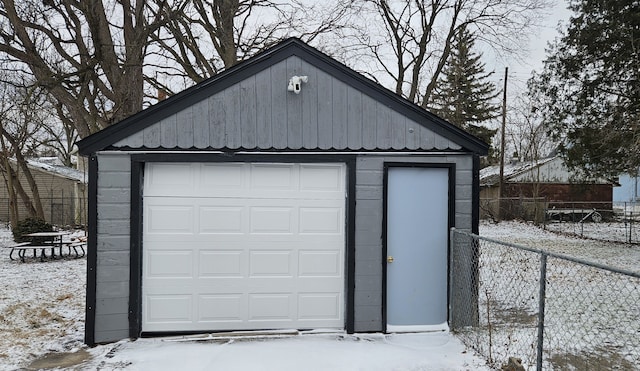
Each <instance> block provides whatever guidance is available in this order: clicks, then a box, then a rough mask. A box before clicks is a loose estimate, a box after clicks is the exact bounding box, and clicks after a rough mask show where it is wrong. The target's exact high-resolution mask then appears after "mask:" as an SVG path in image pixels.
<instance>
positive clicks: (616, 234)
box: [544, 202, 640, 244]
mask: <svg viewBox="0 0 640 371" xmlns="http://www.w3.org/2000/svg"><path fill="white" fill-rule="evenodd" d="M559 206H560V207H562V208H560V209H558V208H551V209H547V211H546V214H547V218H546V219H545V224H544V227H545V229H547V230H550V231H553V232H558V233H563V234H568V235H573V236H578V237H582V238H589V239H594V240H599V241H611V242H622V243H630V244H640V204H638V203H635V202H620V203H613V205H612V204H611V203H609V204H608V205H602V206H611V207H610V208H606V207H593V208H592V209H581V208H579V207H576V205H575V204H573V203H566V204H564V205H559Z"/></svg>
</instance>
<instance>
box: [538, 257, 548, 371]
mask: <svg viewBox="0 0 640 371" xmlns="http://www.w3.org/2000/svg"><path fill="white" fill-rule="evenodd" d="M546 293H547V254H545V253H542V254H541V256H540V293H539V295H540V297H539V300H538V346H537V353H538V354H537V358H536V370H538V371H541V370H542V351H543V344H544V304H545V296H546Z"/></svg>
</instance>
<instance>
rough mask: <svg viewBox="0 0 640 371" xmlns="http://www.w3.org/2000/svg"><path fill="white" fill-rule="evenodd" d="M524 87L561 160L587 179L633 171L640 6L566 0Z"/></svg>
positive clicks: (637, 144) (626, 0)
mask: <svg viewBox="0 0 640 371" xmlns="http://www.w3.org/2000/svg"><path fill="white" fill-rule="evenodd" d="M569 8H570V9H571V10H572V11H573V12H574V14H573V16H572V17H571V18H570V20H569V25H568V28H567V30H566V31H565V32H564V33H563V36H562V37H560V38H558V39H556V40H555V41H554V42H553V43H552V44H551V45H550V47H549V49H548V51H547V59H546V60H545V67H544V69H543V71H542V72H541V73H540V74H539V75H537V76H535V77H534V78H533V79H532V80H531V81H530V83H529V89H530V94H532V95H536V96H540V97H541V99H540V100H541V101H542V102H543V104H541V105H540V106H539V107H538V108H539V109H540V110H541V112H542V113H543V115H544V116H543V117H544V119H545V127H546V128H547V131H548V133H549V134H551V138H552V139H554V140H555V141H557V142H559V143H560V145H559V148H558V149H559V151H560V154H562V155H563V157H564V159H565V163H566V164H567V165H569V166H570V167H572V168H574V169H575V170H580V171H582V172H584V173H585V174H587V175H590V176H593V177H598V176H602V177H614V176H617V175H618V174H620V173H623V172H634V171H637V169H638V167H640V156H639V155H638V154H639V153H640V125H639V123H640V67H639V66H640V2H638V1H637V0H572V1H570V6H569Z"/></svg>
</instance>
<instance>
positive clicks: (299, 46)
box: [77, 38, 488, 155]
mask: <svg viewBox="0 0 640 371" xmlns="http://www.w3.org/2000/svg"><path fill="white" fill-rule="evenodd" d="M291 56H297V57H299V58H301V59H302V60H304V61H305V62H307V63H309V64H310V65H312V66H315V67H316V68H318V69H321V70H323V71H325V72H326V73H328V74H329V75H331V76H332V77H334V78H337V79H339V80H341V81H343V82H344V83H346V84H347V85H349V86H351V87H353V88H355V89H358V90H360V91H362V92H363V93H365V94H367V95H368V96H370V97H372V98H373V99H375V100H377V101H378V102H380V103H382V104H384V105H386V106H388V107H390V108H391V109H393V110H395V111H397V112H399V113H400V114H402V115H404V116H406V117H408V118H410V119H412V120H414V121H415V122H417V123H418V124H420V125H421V126H423V127H425V128H426V129H428V130H430V131H432V132H434V133H436V134H438V135H440V136H442V137H444V138H446V139H448V140H450V141H452V142H454V143H456V144H458V145H459V146H461V147H462V148H463V149H464V150H466V151H470V152H474V153H477V154H479V155H486V154H487V152H488V145H487V144H486V143H484V142H483V141H482V140H480V139H478V138H476V137H474V136H473V135H471V134H469V133H467V132H465V131H464V130H462V129H459V128H458V127H456V126H455V125H453V124H451V123H449V122H447V121H445V120H443V119H442V118H440V117H438V116H436V115H434V114H432V113H430V112H428V111H426V110H424V109H422V108H421V107H419V106H417V105H416V104H414V103H412V102H410V101H408V100H406V99H404V98H403V97H401V96H399V95H397V94H395V93H393V92H391V91H390V90H388V89H386V88H384V87H382V86H381V85H379V84H377V83H375V82H374V81H372V80H370V79H368V78H366V77H364V76H362V75H361V74H359V73H357V72H355V71H354V70H352V69H350V68H349V67H347V66H345V65H344V64H342V63H340V62H338V61H336V60H335V59H333V58H331V57H329V56H328V55H326V54H324V53H322V52H320V51H318V50H317V49H315V48H312V47H310V46H309V45H307V44H305V43H304V42H302V41H301V40H299V39H296V38H290V39H287V40H284V41H282V42H280V43H279V44H277V45H275V46H274V47H272V48H270V49H268V50H265V51H264V52H262V53H259V54H258V55H256V56H254V57H252V58H249V59H247V60H245V61H243V62H241V63H239V64H237V65H235V66H233V67H231V68H229V69H228V70H226V71H224V72H222V73H220V74H218V75H215V76H213V77H211V78H209V79H207V80H204V81H203V82H201V83H199V84H197V85H194V86H193V87H191V88H188V89H186V90H184V91H182V92H180V93H178V94H176V95H174V96H172V97H170V98H168V99H166V100H164V101H162V102H159V103H157V104H155V105H153V106H151V107H149V108H147V109H145V110H143V111H140V112H138V113H137V114H134V115H132V116H130V117H128V118H126V119H124V120H122V121H120V122H118V123H116V124H114V125H111V126H109V127H107V128H105V129H103V130H101V131H99V132H97V133H95V134H93V135H90V136H88V137H86V138H84V139H82V140H81V141H79V142H77V145H78V148H79V152H80V153H81V154H82V155H89V154H91V153H95V152H97V151H101V150H105V149H109V148H110V147H112V146H113V145H114V144H115V143H117V142H118V141H120V140H122V139H125V138H127V137H129V136H131V135H133V134H136V133H138V132H140V131H142V130H143V129H145V128H147V127H149V126H151V125H153V124H155V123H158V122H159V121H161V120H162V119H164V118H167V117H169V116H170V115H173V114H175V113H177V112H179V111H181V110H183V109H185V108H187V107H189V106H192V105H194V104H195V103H197V102H200V101H202V100H204V99H207V98H208V97H210V96H211V95H213V94H215V93H218V92H221V91H222V90H224V89H226V88H228V87H231V86H232V85H234V84H237V83H239V82H240V81H242V80H244V79H246V78H248V77H250V76H252V75H255V74H256V73H258V72H260V71H262V70H264V69H266V68H268V67H270V66H272V65H274V64H276V63H278V62H281V61H283V60H285V59H287V58H289V57H291Z"/></svg>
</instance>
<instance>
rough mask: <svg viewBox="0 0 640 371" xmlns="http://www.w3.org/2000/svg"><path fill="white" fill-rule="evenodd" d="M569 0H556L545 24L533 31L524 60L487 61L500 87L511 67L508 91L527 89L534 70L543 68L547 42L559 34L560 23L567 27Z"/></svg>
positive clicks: (516, 91)
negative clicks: (493, 63) (506, 69)
mask: <svg viewBox="0 0 640 371" xmlns="http://www.w3.org/2000/svg"><path fill="white" fill-rule="evenodd" d="M567 5H568V1H567V0H556V4H555V7H554V8H553V9H550V11H549V16H548V17H547V18H546V19H545V21H544V24H543V25H542V26H541V27H540V28H539V29H538V30H535V31H533V32H534V36H532V37H531V41H530V43H529V55H528V58H525V61H524V62H519V61H516V60H508V61H496V62H495V65H494V66H493V67H491V66H490V63H487V67H488V68H493V70H494V71H495V75H494V76H495V79H496V81H499V89H502V84H503V81H504V80H503V78H504V68H505V67H509V77H508V79H507V82H508V86H507V93H508V95H510V93H514V94H516V93H519V92H521V91H524V90H525V89H526V83H527V80H528V79H529V77H531V73H532V71H534V70H535V71H540V70H542V61H543V60H544V59H545V57H546V54H545V48H546V46H547V43H548V42H550V41H552V40H553V39H554V38H556V37H557V36H559V33H558V24H559V22H562V28H563V29H564V28H566V27H567V24H568V22H569V16H570V15H571V11H569V10H568V9H567Z"/></svg>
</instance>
